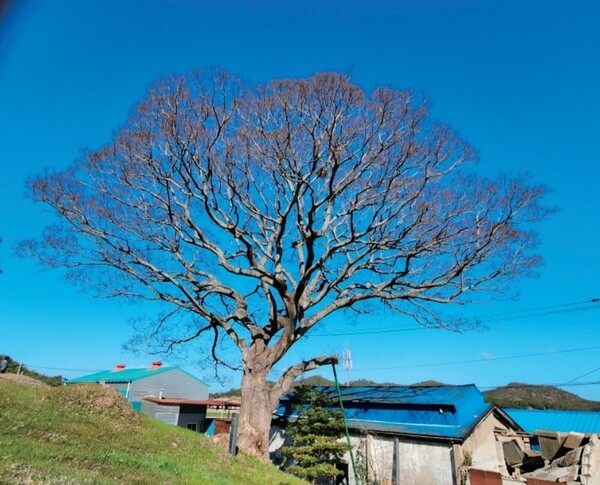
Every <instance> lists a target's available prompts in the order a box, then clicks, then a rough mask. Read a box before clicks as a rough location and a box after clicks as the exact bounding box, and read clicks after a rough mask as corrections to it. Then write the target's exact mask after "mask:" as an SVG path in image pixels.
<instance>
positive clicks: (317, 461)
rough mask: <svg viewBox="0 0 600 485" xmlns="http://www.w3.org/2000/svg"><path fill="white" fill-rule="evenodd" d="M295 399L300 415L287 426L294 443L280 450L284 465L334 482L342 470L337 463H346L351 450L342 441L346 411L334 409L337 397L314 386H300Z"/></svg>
mask: <svg viewBox="0 0 600 485" xmlns="http://www.w3.org/2000/svg"><path fill="white" fill-rule="evenodd" d="M293 399H294V403H293V409H294V410H295V411H296V412H297V419H296V421H294V422H291V423H290V424H289V425H288V427H287V428H286V434H287V435H288V436H290V437H291V439H292V440H293V445H291V446H284V447H283V448H281V450H280V453H281V456H282V457H283V458H284V466H283V467H282V468H283V469H284V470H285V471H286V472H288V473H291V474H292V475H296V476H297V477H300V478H302V479H304V480H308V481H310V482H311V483H315V484H330V483H335V478H336V477H337V476H338V475H341V474H342V471H341V470H340V469H338V467H337V466H336V465H338V464H341V463H343V460H342V458H343V456H344V454H345V453H346V452H347V451H348V450H349V447H348V444H346V443H344V442H343V441H340V438H342V437H343V436H344V414H343V412H342V410H341V409H332V407H334V406H335V405H336V401H335V399H333V398H331V397H329V396H328V395H327V394H324V393H323V392H321V391H319V390H317V389H315V388H313V387H311V386H305V385H302V386H298V387H297V388H296V389H295V390H294V397H293Z"/></svg>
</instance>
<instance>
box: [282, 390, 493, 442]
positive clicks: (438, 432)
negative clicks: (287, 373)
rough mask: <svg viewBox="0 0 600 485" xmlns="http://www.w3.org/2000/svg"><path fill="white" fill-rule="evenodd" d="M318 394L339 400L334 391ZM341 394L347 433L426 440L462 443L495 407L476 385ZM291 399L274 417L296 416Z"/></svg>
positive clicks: (288, 399)
mask: <svg viewBox="0 0 600 485" xmlns="http://www.w3.org/2000/svg"><path fill="white" fill-rule="evenodd" d="M318 389H319V390H321V391H323V392H325V393H326V394H328V395H330V396H331V397H334V398H336V400H337V390H336V388H335V387H321V388H318ZM341 394H342V402H343V404H344V410H345V416H346V422H347V424H348V427H349V428H354V429H366V430H372V431H379V432H384V433H386V432H387V433H394V434H401V435H412V436H416V437H423V438H438V439H448V440H454V439H464V438H465V437H466V436H467V435H468V434H469V433H470V431H471V429H472V427H473V426H475V424H476V423H477V422H479V420H480V419H482V418H483V417H484V416H485V415H487V413H488V412H489V411H490V409H491V408H492V406H490V405H489V404H488V403H486V402H485V399H484V397H483V395H482V394H481V392H480V391H479V389H477V387H475V386H474V385H466V386H402V387H399V386H395V387H344V388H341ZM291 397H292V394H288V395H286V396H284V397H283V398H282V400H281V401H280V403H279V407H278V409H277V411H276V415H278V416H280V417H283V418H287V417H290V416H292V415H293V414H294V411H293V410H292V407H291V404H292V403H291Z"/></svg>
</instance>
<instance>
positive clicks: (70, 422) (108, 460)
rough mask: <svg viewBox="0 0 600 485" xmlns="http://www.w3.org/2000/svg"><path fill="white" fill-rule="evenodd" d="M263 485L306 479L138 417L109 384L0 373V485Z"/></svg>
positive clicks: (297, 484)
mask: <svg viewBox="0 0 600 485" xmlns="http://www.w3.org/2000/svg"><path fill="white" fill-rule="evenodd" d="M266 483H268V484H273V485H300V484H303V483H305V482H303V481H301V480H298V479H296V478H294V477H291V476H289V475H286V474H284V473H282V472H280V471H279V470H277V469H276V468H274V467H272V466H270V465H268V464H265V463H262V462H260V461H259V460H256V459H254V458H252V457H249V456H246V455H243V454H240V455H238V456H237V457H236V458H232V457H231V456H230V455H229V454H228V453H227V452H226V451H225V450H224V448H223V447H220V446H218V445H215V444H213V443H212V442H211V441H210V440H209V438H207V437H206V436H204V435H201V434H198V433H194V432H192V431H188V430H186V429H183V428H178V427H175V426H169V425H166V424H164V423H161V422H159V421H156V420H152V419H150V418H148V417H146V416H143V415H140V414H137V413H135V412H134V411H133V409H132V408H131V406H130V405H129V404H128V403H127V402H126V401H125V399H124V398H123V397H122V396H121V395H120V394H119V393H118V392H117V391H115V390H114V389H113V388H112V387H110V386H103V385H99V384H81V385H71V386H65V387H49V386H47V385H44V384H42V383H40V382H39V381H34V380H32V379H28V378H26V377H22V376H20V377H17V376H15V375H14V374H13V375H10V374H6V375H2V376H0V484H46V485H59V484H60V485H75V484H77V485H79V484H94V485H109V484H110V485H117V484H124V485H125V484H126V485H144V484H153V485H154V484H161V485H162V484H165V485H166V484H173V485H178V484H182V485H186V484H190V485H192V484H193V485H197V484H202V485H212V484H214V485H227V484H231V485H237V484H244V485H247V484H249V485H252V484H266Z"/></svg>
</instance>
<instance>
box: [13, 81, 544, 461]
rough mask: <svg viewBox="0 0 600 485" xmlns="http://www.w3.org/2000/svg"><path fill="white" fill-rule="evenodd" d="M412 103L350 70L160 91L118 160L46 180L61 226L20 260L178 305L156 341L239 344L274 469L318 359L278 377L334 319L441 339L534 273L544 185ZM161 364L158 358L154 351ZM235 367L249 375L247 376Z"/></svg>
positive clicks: (252, 414) (250, 443) (89, 157)
mask: <svg viewBox="0 0 600 485" xmlns="http://www.w3.org/2000/svg"><path fill="white" fill-rule="evenodd" d="M474 158H475V154H474V151H473V149H472V148H471V147H470V146H469V145H468V144H466V143H465V142H463V141H462V140H461V139H460V138H459V136H458V135H457V134H456V133H455V132H454V131H452V130H451V129H450V128H448V127H447V126H443V125H441V124H439V123H436V122H434V121H433V120H431V118H430V117H429V116H428V113H427V110H426V107H425V106H424V105H423V103H421V102H418V101H415V100H414V99H413V97H412V95H411V93H410V92H405V91H399V90H395V89H388V88H378V89H375V90H374V91H373V92H371V93H365V92H364V91H363V90H361V89H360V88H359V87H358V86H356V85H353V84H352V83H350V82H349V80H348V79H347V77H345V76H342V75H338V74H317V75H315V76H313V77H310V78H308V79H301V80H276V81H272V82H270V83H268V84H266V85H264V86H260V87H252V86H249V85H247V84H245V83H242V82H240V81H239V80H237V79H235V78H234V77H232V76H230V75H228V74H227V73H224V72H210V73H199V72H196V73H194V74H191V75H189V76H185V77H172V78H168V79H162V80H159V81H158V82H156V83H155V84H154V85H153V87H152V88H150V89H149V91H148V93H147V96H146V97H145V99H144V100H143V101H141V103H140V104H139V105H138V106H137V107H136V108H135V110H134V111H133V112H132V114H131V116H130V119H129V120H128V121H127V123H126V124H125V125H124V126H123V127H122V128H121V129H120V130H119V131H118V132H117V133H116V135H115V136H114V140H113V141H112V143H110V144H109V145H107V146H105V147H104V148H102V149H100V150H97V151H90V152H89V153H86V154H85V155H84V156H82V158H81V159H80V160H78V161H77V162H76V163H74V164H73V166H72V167H71V168H70V169H69V170H66V171H64V172H61V173H51V174H45V175H44V176H41V177H39V178H36V179H34V180H32V181H31V185H30V186H31V191H32V193H33V196H34V198H35V199H36V200H38V201H42V202H45V203H47V204H49V205H50V206H51V207H52V208H53V209H54V210H55V212H56V213H57V214H58V216H59V221H60V222H59V223H58V224H56V225H53V226H50V227H47V228H46V230H45V232H44V235H43V237H42V238H41V239H40V240H39V241H26V242H24V243H23V244H22V245H21V250H22V252H24V253H27V254H30V255H34V256H35V257H37V258H38V259H40V260H41V261H43V262H45V263H47V264H50V265H52V266H60V267H68V268H70V274H71V275H72V276H74V277H75V281H78V282H79V283H82V284H84V285H88V284H94V285H96V286H97V287H98V288H99V289H100V290H102V294H104V295H107V296H125V297H133V298H139V299H145V300H157V301H162V302H166V303H167V304H168V305H169V306H170V308H172V312H171V313H166V314H164V315H161V316H160V318H157V320H156V321H155V322H153V324H152V325H150V327H148V329H147V333H146V334H145V335H144V338H146V339H148V340H147V342H148V345H156V346H158V348H162V349H164V350H169V349H172V348H173V347H174V346H176V345H178V344H182V343H185V342H190V341H192V340H195V339H199V338H203V337H206V336H207V335H208V336H210V342H212V344H210V343H209V347H210V348H212V353H213V358H214V359H215V362H217V363H221V364H225V365H232V361H227V360H226V359H224V358H223V357H222V355H220V354H219V348H220V345H219V344H220V342H221V339H222V338H223V337H225V338H229V339H231V341H232V342H233V343H234V344H235V345H236V346H237V348H238V349H239V351H240V358H239V360H238V362H237V363H238V364H239V365H240V366H241V369H242V370H243V376H242V383H241V388H242V406H241V412H240V427H239V429H240V432H239V437H238V444H239V446H240V448H241V449H243V450H245V451H247V452H250V453H253V454H256V455H259V456H262V457H267V456H268V431H269V426H270V421H271V414H272V411H273V410H274V408H275V406H276V403H277V402H278V400H279V398H280V396H281V395H282V394H283V393H284V392H285V391H286V390H287V389H288V388H289V387H290V385H291V384H292V382H293V381H294V379H295V378H296V377H297V376H298V375H300V374H301V373H303V372H305V371H308V370H311V369H315V368H317V367H319V366H321V365H324V364H328V363H331V362H335V361H336V356H334V355H329V356H315V357H313V358H310V359H308V360H305V361H302V362H299V363H297V364H296V365H293V366H291V367H289V368H288V369H287V370H285V371H284V372H283V373H282V375H281V376H280V377H279V379H278V380H277V381H276V382H275V384H274V385H273V386H269V385H268V383H267V376H268V374H269V372H270V371H271V370H272V368H273V366H274V365H275V364H276V363H277V362H279V361H280V359H282V357H283V356H284V355H285V354H286V352H288V350H290V348H291V347H292V346H293V345H294V344H295V343H296V342H298V341H299V340H300V339H301V338H302V337H304V336H305V335H306V333H307V332H309V331H310V329H311V328H313V327H314V326H315V325H316V324H317V323H318V322H320V321H322V320H324V319H326V318H327V317H329V316H331V315H332V314H334V313H336V312H338V311H340V310H343V309H354V310H358V311H369V309H370V308H373V307H374V305H372V303H379V304H382V305H385V306H387V307H389V308H392V309H394V310H397V311H398V312H400V313H403V314H407V315H411V316H412V317H414V318H415V319H416V321H417V322H419V323H420V324H422V325H426V326H435V327H440V326H441V327H443V326H447V325H448V322H446V321H445V320H444V319H443V318H442V317H441V314H440V313H439V309H440V308H441V307H442V306H443V305H441V304H444V303H451V302H455V303H465V302H468V301H471V300H474V299H482V298H486V299H487V298H488V297H489V296H490V295H492V294H494V292H496V291H498V290H500V289H502V288H506V287H507V284H508V283H512V280H513V278H514V277H516V276H521V275H524V274H527V273H528V272H529V271H530V269H531V268H532V267H534V266H535V265H536V264H537V263H538V261H539V258H538V257H537V256H536V255H535V254H532V253H531V250H532V248H533V247H534V246H535V237H534V234H533V233H532V232H530V229H531V223H532V222H534V221H536V220H538V219H540V218H542V217H544V216H545V215H546V213H547V211H545V210H544V209H543V208H541V207H540V205H539V199H540V197H541V196H542V195H543V193H544V189H543V188H541V187H537V186H530V185H529V184H528V182H527V181H525V180H524V179H515V178H509V177H500V178H498V179H497V180H488V179H485V178H482V177H479V176H477V175H475V174H474V173H473V172H472V171H471V170H470V169H469V168H468V167H465V165H466V164H467V163H469V162H472V161H473V160H474ZM155 348H156V347H155ZM233 364H235V362H233Z"/></svg>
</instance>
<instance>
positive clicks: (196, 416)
mask: <svg viewBox="0 0 600 485" xmlns="http://www.w3.org/2000/svg"><path fill="white" fill-rule="evenodd" d="M205 419H206V415H205V414H204V413H182V412H181V410H180V412H179V422H178V423H177V424H178V425H179V426H181V427H183V428H187V427H188V424H195V425H196V431H201V430H203V429H204V420H205Z"/></svg>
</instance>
